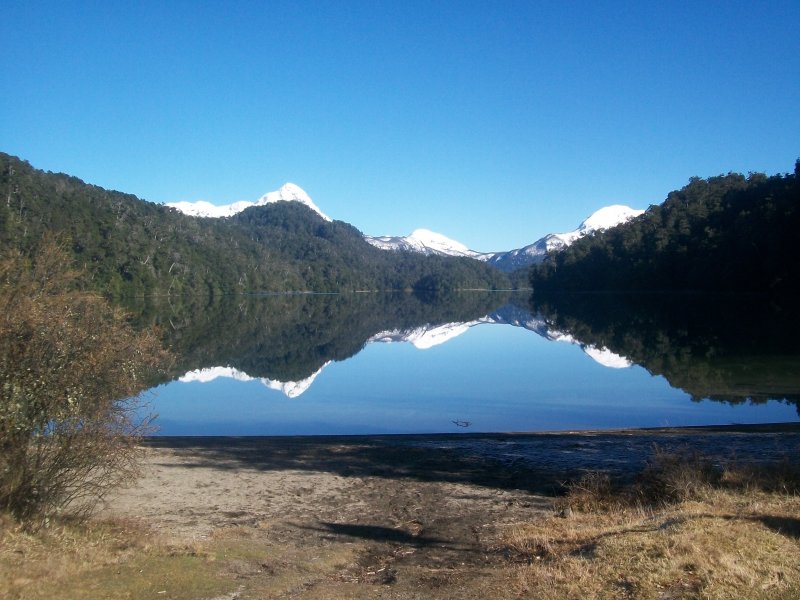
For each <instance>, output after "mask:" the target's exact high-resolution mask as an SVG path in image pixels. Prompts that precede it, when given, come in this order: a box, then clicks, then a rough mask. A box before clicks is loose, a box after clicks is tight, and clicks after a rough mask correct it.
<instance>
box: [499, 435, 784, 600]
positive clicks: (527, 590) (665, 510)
mask: <svg viewBox="0 0 800 600" xmlns="http://www.w3.org/2000/svg"><path fill="white" fill-rule="evenodd" d="M799 491H800V469H798V466H797V465H796V464H792V463H790V462H788V461H787V462H783V463H780V464H771V465H744V466H737V465H735V464H727V465H713V464H711V463H710V462H709V461H707V460H705V459H704V458H703V457H702V456H700V455H698V454H697V453H696V452H693V451H691V450H689V449H685V450H683V451H680V452H676V453H666V452H663V451H661V450H659V449H658V448H656V449H655V451H654V454H653V458H652V460H651V462H650V464H649V465H648V467H647V468H646V469H645V470H644V472H643V473H642V474H641V475H640V477H639V478H638V480H637V481H636V482H635V483H634V484H632V485H629V486H624V487H621V488H617V487H615V486H614V485H613V484H612V482H611V481H610V480H609V479H608V477H607V476H605V475H603V474H600V473H589V474H587V475H586V476H584V477H583V478H582V479H580V480H579V481H577V482H575V483H574V484H571V485H570V486H569V491H568V493H567V494H566V496H565V497H564V498H562V499H560V500H559V501H558V502H557V504H556V511H555V514H554V516H551V517H549V518H546V519H542V520H539V521H536V522H531V523H526V524H524V525H520V526H518V527H515V528H513V529H512V530H510V531H509V532H508V535H507V538H506V541H507V544H508V546H509V548H510V549H512V551H513V552H514V554H515V556H516V557H517V560H518V561H519V562H521V563H523V566H520V567H518V569H517V578H516V581H515V583H514V588H515V590H516V593H518V594H519V595H520V597H528V598H553V597H559V598H561V597H563V598H573V597H574V598H796V597H799V596H800V560H798V551H799V550H800V496H798V492H799Z"/></svg>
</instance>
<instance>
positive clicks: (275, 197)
mask: <svg viewBox="0 0 800 600" xmlns="http://www.w3.org/2000/svg"><path fill="white" fill-rule="evenodd" d="M273 202H299V203H300V204H303V205H305V206H307V207H308V208H310V209H311V210H313V211H314V212H315V213H317V214H318V215H319V216H320V217H322V218H323V219H325V220H326V221H330V220H331V219H330V217H328V216H327V215H326V214H324V213H323V212H322V211H321V210H320V209H319V207H317V205H316V204H314V201H313V200H311V198H310V197H309V195H308V194H306V192H305V191H304V190H303V189H302V188H301V187H300V186H298V185H295V184H294V183H285V184H283V185H282V186H281V188H280V189H278V190H276V191H274V192H268V193H266V194H264V195H263V196H261V198H259V199H258V200H256V201H255V202H249V201H247V200H242V201H240V202H234V203H233V204H223V205H219V206H218V205H216V204H211V203H210V202H205V201H203V200H199V201H197V202H172V203H170V204H167V206H170V207H172V208H175V209H177V210H179V211H180V212H182V213H184V214H186V215H190V216H193V217H206V218H220V217H232V216H233V215H235V214H237V213H240V212H242V211H243V210H245V209H247V208H250V207H251V206H264V205H266V204H272V203H273Z"/></svg>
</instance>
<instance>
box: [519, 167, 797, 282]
mask: <svg viewBox="0 0 800 600" xmlns="http://www.w3.org/2000/svg"><path fill="white" fill-rule="evenodd" d="M799 179H800V160H799V161H797V163H796V164H795V171H794V173H793V174H786V175H774V176H770V177H768V176H766V175H764V174H762V173H751V174H749V175H748V176H744V175H741V174H736V173H729V174H727V175H721V176H717V177H711V178H708V179H701V178H698V177H693V178H691V179H690V180H689V183H688V184H687V185H686V186H685V187H683V188H682V189H680V190H677V191H673V192H670V194H669V195H668V196H667V198H666V200H665V201H664V202H663V203H662V204H660V205H657V206H651V207H650V208H648V210H646V211H645V213H644V214H642V215H640V216H639V217H637V218H635V219H633V220H631V221H629V222H627V223H624V224H621V225H618V226H617V227H614V228H611V229H608V230H604V231H600V232H597V233H595V234H594V235H591V236H587V237H584V238H582V239H579V240H577V241H576V242H575V243H574V244H572V245H571V246H569V247H568V248H567V249H565V250H563V251H562V252H558V253H555V254H553V255H551V256H550V257H548V259H547V260H546V261H545V262H544V263H542V264H541V265H537V266H535V267H533V268H532V269H531V271H530V281H531V285H532V286H533V288H534V291H535V292H551V291H609V290H616V291H626V290H627V291H645V290H648V291H670V290H671V291H676V290H694V291H709V292H710V291H714V292H760V293H763V292H767V293H773V294H783V293H788V292H790V291H791V290H793V288H794V286H795V285H796V282H797V281H800V249H799V248H800V246H798V243H797V239H796V236H797V233H798V232H800V181H799Z"/></svg>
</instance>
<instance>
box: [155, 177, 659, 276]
mask: <svg viewBox="0 0 800 600" xmlns="http://www.w3.org/2000/svg"><path fill="white" fill-rule="evenodd" d="M282 201H294V202H299V203H301V204H303V205H305V206H307V207H308V208H310V209H311V210H313V211H314V212H315V213H317V214H318V215H319V216H321V217H322V218H323V219H325V220H326V221H331V219H330V218H329V217H328V216H327V215H325V214H324V213H323V212H322V211H321V210H320V209H319V207H318V206H317V205H316V204H315V203H314V202H313V200H311V198H310V197H309V195H308V194H307V193H306V192H305V191H304V190H303V189H302V188H300V187H299V186H298V185H296V184H294V183H286V184H284V185H283V186H282V187H281V188H280V189H278V190H276V191H274V192H269V193H267V194H264V195H263V196H262V197H261V198H259V199H258V200H256V201H255V202H248V201H241V202H235V203H233V204H227V205H223V206H215V205H213V204H211V203H209V202H205V201H198V202H175V203H170V204H167V206H170V207H172V208H175V209H177V210H179V211H180V212H182V213H184V214H187V215H191V216H196V217H212V218H215V217H216V218H218V217H231V216H233V215H235V214H237V213H240V212H242V211H244V210H246V209H248V208H250V207H252V206H264V205H266V204H271V203H274V202H282ZM643 212H644V211H643V210H637V209H634V208H631V207H629V206H624V205H620V204H615V205H612V206H606V207H604V208H601V209H599V210H597V211H595V212H594V213H592V214H591V215H590V216H589V217H587V218H586V219H585V220H584V221H583V222H582V223H581V224H580V225H579V226H578V228H577V229H574V230H573V231H568V232H565V233H549V234H547V235H545V236H544V237H541V238H539V239H538V240H536V241H535V242H533V243H532V244H529V245H527V246H524V247H523V248H517V249H514V250H507V251H502V252H479V251H476V250H471V249H470V248H468V247H467V246H465V245H464V244H462V243H461V242H458V241H456V240H453V239H451V238H449V237H447V236H445V235H442V234H441V233H437V232H435V231H431V230H429V229H416V230H414V231H413V232H412V233H411V234H410V235H407V236H371V235H364V239H365V240H366V241H367V242H368V243H370V244H371V245H373V246H375V247H376V248H379V249H381V250H388V251H394V252H415V253H419V254H425V255H439V256H455V257H465V258H473V259H476V260H479V261H482V262H485V263H487V264H489V265H491V266H493V267H496V268H497V269H499V270H501V271H505V272H507V273H510V272H513V271H516V270H518V269H523V268H526V267H528V266H530V265H533V264H538V263H541V262H542V261H543V260H544V258H545V256H546V255H547V254H548V253H549V252H554V251H559V250H563V249H564V248H566V247H567V246H569V245H570V244H572V243H573V242H574V241H576V240H578V239H580V238H582V237H584V236H587V235H591V234H592V233H594V232H596V231H602V230H605V229H609V228H611V227H614V226H616V225H619V224H620V223H624V222H626V221H628V220H630V219H632V218H634V217H637V216H639V215H641V214H642V213H643Z"/></svg>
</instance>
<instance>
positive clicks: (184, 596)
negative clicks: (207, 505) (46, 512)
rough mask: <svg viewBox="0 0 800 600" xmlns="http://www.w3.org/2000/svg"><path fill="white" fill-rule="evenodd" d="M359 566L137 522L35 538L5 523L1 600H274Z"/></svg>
mask: <svg viewBox="0 0 800 600" xmlns="http://www.w3.org/2000/svg"><path fill="white" fill-rule="evenodd" d="M352 560H353V556H352V552H351V550H350V548H348V547H330V548H326V549H317V550H315V556H314V560H313V561H310V560H309V557H308V556H301V555H292V554H291V552H290V551H287V548H285V547H281V546H280V545H276V544H274V543H269V542H267V541H265V539H264V538H263V536H259V531H258V529H257V528H235V527H231V528H225V529H222V530H219V531H217V532H216V533H215V534H214V535H212V536H211V537H210V538H209V539H206V540H202V541H193V542H185V541H183V542H177V541H176V540H174V539H173V540H170V539H164V538H161V537H159V536H158V535H155V534H153V533H152V532H150V531H149V530H147V529H146V528H145V527H143V526H142V525H140V524H138V523H134V522H130V521H121V520H115V521H105V522H96V521H95V522H86V523H80V522H66V521H62V522H60V523H58V524H56V525H51V526H50V527H47V528H41V529H38V530H36V531H33V532H32V531H29V530H27V529H26V528H24V527H22V526H20V525H19V524H18V523H17V522H16V521H14V520H12V519H11V518H10V517H7V516H3V517H0V598H3V599H6V598H7V599H9V600H17V599H19V600H23V599H34V598H36V599H38V598H59V599H66V600H73V599H79V598H81V599H84V598H103V599H109V600H111V599H122V598H169V599H176V600H190V599H198V598H208V599H215V600H216V599H218V600H224V599H229V598H272V597H287V596H291V594H292V591H293V590H297V589H303V588H304V587H307V586H310V585H313V584H315V583H318V582H319V581H321V580H325V579H326V578H328V577H330V576H331V575H332V574H333V573H335V572H337V571H338V570H341V569H342V568H344V566H346V565H347V564H349V563H350V562H351V561H352Z"/></svg>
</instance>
